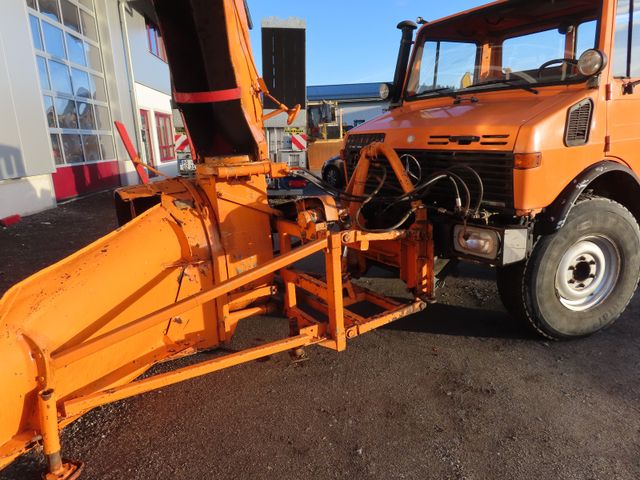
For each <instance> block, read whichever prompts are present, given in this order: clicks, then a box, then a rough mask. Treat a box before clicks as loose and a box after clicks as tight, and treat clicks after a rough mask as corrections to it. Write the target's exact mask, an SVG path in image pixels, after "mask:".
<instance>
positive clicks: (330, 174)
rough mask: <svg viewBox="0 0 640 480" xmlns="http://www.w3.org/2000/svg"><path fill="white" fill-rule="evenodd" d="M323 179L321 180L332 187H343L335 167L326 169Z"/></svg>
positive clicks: (342, 180)
mask: <svg viewBox="0 0 640 480" xmlns="http://www.w3.org/2000/svg"><path fill="white" fill-rule="evenodd" d="M323 177H324V178H323V180H324V181H325V182H327V183H328V184H329V185H331V186H332V187H336V188H342V187H343V186H344V179H343V178H342V173H341V172H340V170H338V169H337V168H336V167H327V168H326V169H325V171H324V175H323Z"/></svg>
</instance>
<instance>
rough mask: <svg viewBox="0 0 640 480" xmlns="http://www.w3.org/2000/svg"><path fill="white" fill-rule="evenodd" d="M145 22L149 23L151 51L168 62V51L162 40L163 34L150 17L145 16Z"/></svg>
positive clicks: (148, 35)
mask: <svg viewBox="0 0 640 480" xmlns="http://www.w3.org/2000/svg"><path fill="white" fill-rule="evenodd" d="M145 23H146V24H147V40H148V41H149V51H150V52H151V53H153V54H154V55H155V56H156V57H158V58H159V59H160V60H162V61H163V62H166V61H167V52H166V50H165V49H164V42H163V41H162V34H161V33H160V30H159V29H158V27H157V26H156V25H155V24H154V23H152V22H151V20H149V19H148V18H145Z"/></svg>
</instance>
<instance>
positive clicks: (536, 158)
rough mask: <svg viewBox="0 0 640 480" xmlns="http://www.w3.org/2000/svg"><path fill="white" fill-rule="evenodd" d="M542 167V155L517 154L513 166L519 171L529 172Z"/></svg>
mask: <svg viewBox="0 0 640 480" xmlns="http://www.w3.org/2000/svg"><path fill="white" fill-rule="evenodd" d="M540 165H542V153H540V152H535V153H516V154H515V158H514V163H513V166H514V168H516V169H518V170H528V169H529V168H537V167H539V166H540Z"/></svg>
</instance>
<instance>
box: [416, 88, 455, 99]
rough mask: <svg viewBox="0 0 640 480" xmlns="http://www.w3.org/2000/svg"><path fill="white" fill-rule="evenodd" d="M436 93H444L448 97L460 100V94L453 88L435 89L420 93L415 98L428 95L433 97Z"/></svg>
mask: <svg viewBox="0 0 640 480" xmlns="http://www.w3.org/2000/svg"><path fill="white" fill-rule="evenodd" d="M435 93H443V94H444V95H445V96H447V97H452V98H458V94H457V93H456V91H455V90H454V89H453V88H451V87H441V88H434V89H433V90H425V91H424V92H420V93H418V94H417V95H415V98H420V97H426V96H427V95H431V94H435Z"/></svg>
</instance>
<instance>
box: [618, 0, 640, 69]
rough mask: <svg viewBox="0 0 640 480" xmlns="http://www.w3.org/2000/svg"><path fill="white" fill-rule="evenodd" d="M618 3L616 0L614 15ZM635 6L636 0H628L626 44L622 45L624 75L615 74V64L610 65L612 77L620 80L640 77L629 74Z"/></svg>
mask: <svg viewBox="0 0 640 480" xmlns="http://www.w3.org/2000/svg"><path fill="white" fill-rule="evenodd" d="M639 1H640V0H639ZM619 5H620V0H618V1H617V2H616V15H615V16H616V17H617V16H618V6H619ZM635 7H636V0H629V14H628V21H627V44H626V45H624V47H623V48H624V49H625V50H626V52H625V53H626V55H625V56H626V64H625V72H624V73H625V74H624V76H618V75H615V65H614V66H613V67H612V71H613V75H614V77H613V78H617V79H622V80H628V79H630V78H638V77H640V74H638V75H635V76H634V75H631V71H632V68H631V65H632V62H633V30H634V28H633V20H634V16H635V15H634V14H635ZM616 27H617V24H615V25H614V34H613V38H614V42H615V34H616V30H615V29H616ZM613 48H614V51H615V48H616V45H615V44H614V45H613ZM638 68H640V65H639V66H638Z"/></svg>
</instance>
